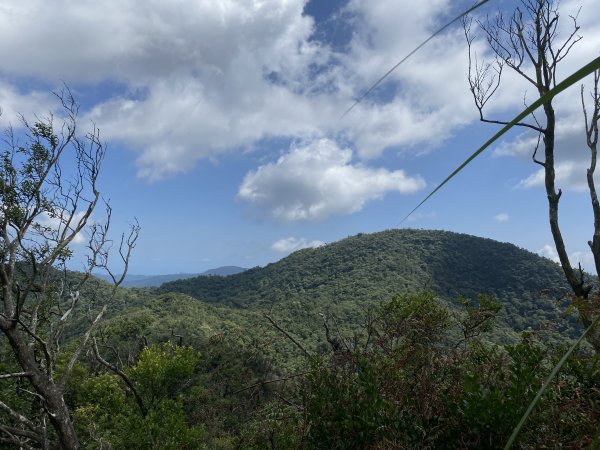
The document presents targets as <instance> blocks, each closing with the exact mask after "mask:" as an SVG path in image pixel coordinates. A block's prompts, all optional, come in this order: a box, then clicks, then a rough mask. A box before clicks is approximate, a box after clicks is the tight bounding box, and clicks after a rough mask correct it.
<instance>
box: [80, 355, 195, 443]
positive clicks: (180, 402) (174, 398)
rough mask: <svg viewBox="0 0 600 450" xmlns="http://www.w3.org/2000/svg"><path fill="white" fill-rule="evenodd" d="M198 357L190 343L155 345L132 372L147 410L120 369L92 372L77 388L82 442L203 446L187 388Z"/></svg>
mask: <svg viewBox="0 0 600 450" xmlns="http://www.w3.org/2000/svg"><path fill="white" fill-rule="evenodd" d="M198 361H199V354H198V353H197V352H196V351H195V350H193V349H192V348H189V347H176V346H174V345H171V344H170V343H166V344H163V345H160V346H159V345H151V346H150V347H148V348H146V349H144V350H143V351H142V352H141V354H140V357H139V360H138V361H137V363H136V364H135V365H133V366H132V367H131V368H130V369H129V370H128V371H127V372H128V373H129V375H130V377H131V380H132V381H133V382H134V385H135V387H136V389H137V390H138V392H140V394H141V396H142V399H143V400H144V404H145V406H146V409H147V413H146V414H143V413H142V412H141V411H140V409H139V408H138V405H137V404H136V403H135V401H134V399H133V398H132V396H131V395H129V394H128V393H127V391H126V390H125V389H124V386H123V384H122V381H121V380H120V378H119V377H118V376H117V375H115V374H108V373H104V374H99V375H95V376H90V377H88V378H87V379H86V380H85V381H84V382H82V383H81V384H80V386H78V388H77V394H78V395H77V406H76V407H75V413H74V416H75V423H76V425H77V428H78V434H79V435H80V437H81V439H82V446H83V448H88V449H97V448H105V447H106V446H108V445H111V446H112V447H113V448H115V449H157V450H158V449H173V450H175V449H183V448H199V447H200V446H201V444H202V443H203V442H204V429H203V427H202V426H201V425H190V424H188V419H187V416H186V411H185V405H184V397H183V390H184V388H185V386H186V384H187V383H188V382H189V381H190V378H191V376H192V374H193V373H194V369H195V368H196V365H197V364H198Z"/></svg>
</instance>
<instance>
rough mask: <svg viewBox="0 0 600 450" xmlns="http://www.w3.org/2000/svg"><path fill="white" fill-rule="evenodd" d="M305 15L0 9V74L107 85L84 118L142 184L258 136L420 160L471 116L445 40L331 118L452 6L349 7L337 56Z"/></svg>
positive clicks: (391, 1) (135, 6)
mask: <svg viewBox="0 0 600 450" xmlns="http://www.w3.org/2000/svg"><path fill="white" fill-rule="evenodd" d="M305 4H306V0H266V1H261V2H257V1H255V2H239V1H234V0H221V1H219V2H197V1H194V0H182V1H180V2H179V3H178V4H177V6H176V7H174V6H173V5H172V4H171V3H169V2H163V1H158V0H151V1H148V2H145V3H144V7H143V8H140V7H139V2H137V1H135V0H123V1H120V2H116V3H115V2H113V1H109V0H103V1H94V2H92V1H81V2H78V3H77V4H72V2H68V1H67V0H57V1H56V2H53V3H52V4H49V3H48V2H44V1H42V0H32V1H31V2H26V3H24V2H21V1H17V0H12V1H7V2H3V5H2V6H1V7H0V52H1V53H2V54H3V55H5V57H4V59H3V65H2V68H0V74H2V75H3V76H4V77H5V78H6V79H14V78H15V77H28V78H29V79H34V80H42V81H43V82H44V83H49V84H52V83H58V82H59V80H65V81H66V82H67V83H70V84H77V85H78V86H82V87H85V86H91V85H97V84H98V83H103V82H109V83H113V84H115V85H117V86H118V87H119V88H118V89H117V90H115V91H114V92H113V93H112V97H111V98H101V99H100V100H99V101H97V102H96V103H95V104H93V105H92V107H91V108H90V109H89V111H87V113H88V114H87V116H86V119H88V118H89V119H92V120H93V121H94V122H95V123H97V124H98V126H99V127H100V129H101V130H102V132H103V137H104V138H106V139H109V140H116V141H121V142H123V143H125V144H126V145H127V146H128V147H130V148H132V149H134V150H135V151H137V152H138V154H139V158H138V163H139V173H140V175H141V176H144V177H147V178H149V179H153V180H157V179H161V178H164V177H167V176H170V175H173V174H176V173H178V172H183V171H185V170H188V169H189V168H190V167H193V163H194V162H195V161H198V160H201V159H207V158H215V157H218V156H219V155H222V154H223V153H226V152H234V151H237V150H238V149H240V148H246V147H248V146H252V145H253V144H255V143H256V142H257V141H259V140H261V139H265V138H271V137H273V138H278V137H282V136H283V137H288V138H292V139H306V138H308V137H314V136H330V137H336V138H337V137H340V136H341V137H343V138H345V139H347V140H351V141H352V142H353V144H354V147H355V148H356V156H357V157H360V158H363V159H365V158H376V157H378V156H380V155H381V154H382V152H383V151H385V149H387V148H390V147H393V148H394V149H395V151H412V152H415V151H418V152H422V151H426V150H428V149H431V148H433V147H435V146H437V145H439V144H441V143H442V142H443V141H444V139H446V138H447V137H449V136H450V135H451V134H452V133H453V130H454V129H455V127H459V126H462V125H465V124H467V123H468V122H470V121H471V120H472V119H473V118H474V111H473V107H472V104H471V100H470V99H469V98H468V96H467V95H465V94H466V92H467V91H466V84H465V79H464V67H465V64H466V53H465V51H464V38H463V37H462V33H461V30H459V29H456V28H454V29H453V30H452V31H450V32H449V33H448V34H447V35H445V36H444V38H443V39H437V40H435V41H432V42H431V43H430V44H429V45H428V46H426V47H425V48H424V49H423V50H422V51H421V52H419V53H418V54H417V55H415V57H414V58H412V59H411V63H410V64H406V65H404V66H402V68H401V70H399V71H397V72H395V73H394V74H393V76H392V77H391V78H390V80H389V83H386V85H385V86H383V87H382V90H381V92H388V93H391V95H386V96H384V97H385V98H379V97H378V95H379V94H378V93H377V92H376V93H374V95H373V96H370V97H369V98H367V99H365V100H364V101H363V102H362V103H361V104H360V105H359V106H358V107H357V108H355V110H354V111H353V112H352V114H349V115H348V116H347V117H345V118H344V120H343V121H339V120H338V118H339V115H340V114H341V112H342V111H344V109H345V108H346V107H347V106H348V105H349V103H350V102H351V99H352V98H355V97H356V96H357V95H360V93H361V92H362V91H363V90H364V89H366V88H367V87H368V86H369V85H370V84H371V83H372V82H373V81H374V80H376V79H377V78H378V77H379V76H380V75H381V73H382V72H384V71H385V70H387V69H388V68H389V67H390V66H392V65H393V64H395V63H396V62H397V61H398V60H399V59H400V58H402V57H403V56H405V55H406V54H407V53H408V52H409V51H411V50H412V49H413V48H414V47H415V46H416V45H417V44H418V43H420V42H421V41H422V40H423V39H424V38H426V37H427V36H428V35H429V34H430V33H431V32H433V31H435V29H436V28H437V27H439V26H440V24H441V22H442V21H443V20H445V19H446V18H447V17H448V15H452V14H454V13H456V10H455V8H456V6H455V5H454V3H453V2H451V1H450V0H435V1H432V2H421V3H419V4H418V5H416V4H409V3H406V2H397V1H395V0H380V1H378V2H372V1H364V0H352V1H351V2H349V4H348V5H347V6H346V7H345V14H342V15H339V17H341V18H344V20H345V19H348V20H349V21H350V23H351V26H352V30H353V32H352V33H351V34H350V37H349V39H348V42H346V44H347V45H343V46H340V47H339V48H338V47H335V46H332V45H330V43H329V42H325V41H322V40H319V36H320V34H319V30H317V29H316V27H315V23H314V21H313V19H312V18H311V17H310V16H308V15H306V14H304V6H305ZM328 26H340V27H342V26H347V24H335V23H334V22H330V23H328ZM23 30H28V32H27V33H23ZM334 47H335V48H334ZM15 48H18V49H19V51H18V52H16V51H14V49H15ZM67 49H68V51H67ZM451 73H456V74H460V76H449V75H448V74H451ZM23 100H24V101H25V99H23ZM15 107H16V108H17V110H22V109H21V108H19V105H15ZM25 109H27V108H25Z"/></svg>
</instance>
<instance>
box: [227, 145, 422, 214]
mask: <svg viewBox="0 0 600 450" xmlns="http://www.w3.org/2000/svg"><path fill="white" fill-rule="evenodd" d="M351 160H352V151H351V150H350V149H342V148H339V147H338V146H337V144H336V143H335V142H333V141H331V140H328V139H320V140H315V141H313V142H310V143H308V144H304V145H302V146H293V147H292V148H291V150H290V151H289V152H288V153H286V154H285V155H283V156H281V157H280V158H279V159H278V160H277V162H275V163H269V164H265V165H263V166H260V167H259V168H258V169H257V170H255V171H251V172H249V173H247V174H246V176H245V177H244V180H243V182H242V185H241V186H240V188H239V191H238V197H239V198H240V199H242V200H245V201H247V202H249V203H250V204H252V205H253V206H255V207H258V208H260V209H263V210H266V211H267V212H268V213H269V214H270V215H271V216H272V217H273V218H275V219H277V220H281V221H295V220H302V219H307V220H314V219H324V218H326V217H329V216H333V215H343V214H350V213H353V212H356V211H359V210H361V209H362V207H363V206H364V205H365V203H366V202H368V201H370V200H374V199H378V198H381V197H383V195H385V193H387V192H393V191H396V192H400V193H403V194H411V193H414V192H416V191H418V190H420V189H422V188H424V187H425V182H424V181H423V179H422V178H421V177H419V176H414V177H411V176H408V175H406V174H405V173H404V171H402V170H396V171H389V170H386V169H373V168H369V167H366V166H363V165H353V164H352V163H351Z"/></svg>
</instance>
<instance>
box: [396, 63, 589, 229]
mask: <svg viewBox="0 0 600 450" xmlns="http://www.w3.org/2000/svg"><path fill="white" fill-rule="evenodd" d="M598 69H600V57H598V58H596V59H594V60H593V61H591V62H590V63H588V64H586V65H585V66H583V67H582V68H581V69H579V70H578V71H577V72H574V73H573V74H571V75H570V76H568V77H567V78H565V79H564V80H563V81H561V82H560V83H559V84H557V85H556V86H555V87H554V88H553V89H550V90H549V91H548V92H547V93H546V94H544V95H543V96H542V97H540V98H539V99H537V100H536V101H535V102H533V103H532V104H531V105H530V106H529V107H528V108H527V109H525V110H523V112H521V113H520V114H519V115H518V116H516V117H515V118H514V119H513V120H511V121H510V122H509V123H508V124H507V125H505V126H504V127H503V128H502V129H501V130H500V131H498V132H497V133H496V134H495V135H493V136H492V137H491V138H490V139H489V140H488V141H487V142H486V143H485V144H483V145H482V146H481V147H479V149H477V150H476V151H475V153H473V154H472V155H471V156H469V157H468V158H467V159H466V160H465V162H463V163H462V164H461V165H460V166H458V167H457V168H456V169H455V170H454V172H452V173H451V174H450V175H448V177H446V179H445V180H444V181H442V182H441V183H440V184H438V186H437V187H436V188H435V189H434V190H433V191H431V192H430V193H429V195H427V197H425V198H424V199H423V200H422V201H421V203H419V204H418V205H417V206H416V207H415V208H414V209H413V210H412V211H411V212H409V213H408V214H407V215H406V217H404V218H403V219H402V220H401V221H400V223H402V222H404V221H405V220H406V219H408V218H409V217H410V216H411V215H412V214H413V213H414V212H415V211H416V210H417V209H419V208H420V207H421V206H422V205H423V203H425V202H426V201H427V200H429V199H430V198H431V197H432V196H433V194H435V193H436V192H437V191H439V190H440V189H441V188H442V187H443V186H444V185H445V184H446V183H447V182H448V181H450V180H451V179H452V178H454V176H455V175H456V174H458V173H459V172H460V171H461V170H463V169H464V168H465V167H466V166H467V164H469V163H470V162H471V161H473V160H474V159H475V158H476V157H477V156H479V155H480V154H481V153H483V151H484V150H485V149H487V148H488V147H489V146H490V145H492V144H493V143H494V142H496V141H497V140H498V139H499V138H500V137H501V136H502V135H503V134H504V133H506V132H507V131H508V130H510V129H511V128H512V127H513V126H514V125H515V124H517V123H518V122H520V121H521V120H523V119H524V118H525V117H527V116H528V115H529V114H531V113H532V112H534V111H535V110H536V109H537V108H539V107H540V106H542V105H543V104H544V103H546V102H548V101H550V100H552V99H553V98H554V97H555V96H556V95H558V94H560V93H561V92H562V91H564V90H565V89H567V88H569V87H571V86H572V85H574V84H575V83H577V82H578V81H580V80H581V79H583V78H585V77H586V76H588V75H589V74H591V73H592V72H594V71H595V70H598Z"/></svg>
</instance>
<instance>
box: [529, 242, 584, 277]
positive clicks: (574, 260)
mask: <svg viewBox="0 0 600 450" xmlns="http://www.w3.org/2000/svg"><path fill="white" fill-rule="evenodd" d="M537 253H538V254H539V255H541V256H544V257H546V258H548V259H551V260H552V261H554V262H556V263H560V259H559V258H558V253H557V252H556V249H555V247H554V246H552V245H550V244H546V245H544V246H543V247H542V248H540V249H539V250H538V251H537ZM569 261H571V264H572V265H573V266H574V267H577V266H578V265H579V264H581V266H582V267H583V268H584V269H585V270H589V271H594V270H595V268H594V256H593V255H592V252H591V250H590V249H589V248H588V249H586V250H585V251H581V250H577V251H574V252H573V253H571V254H570V255H569Z"/></svg>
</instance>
